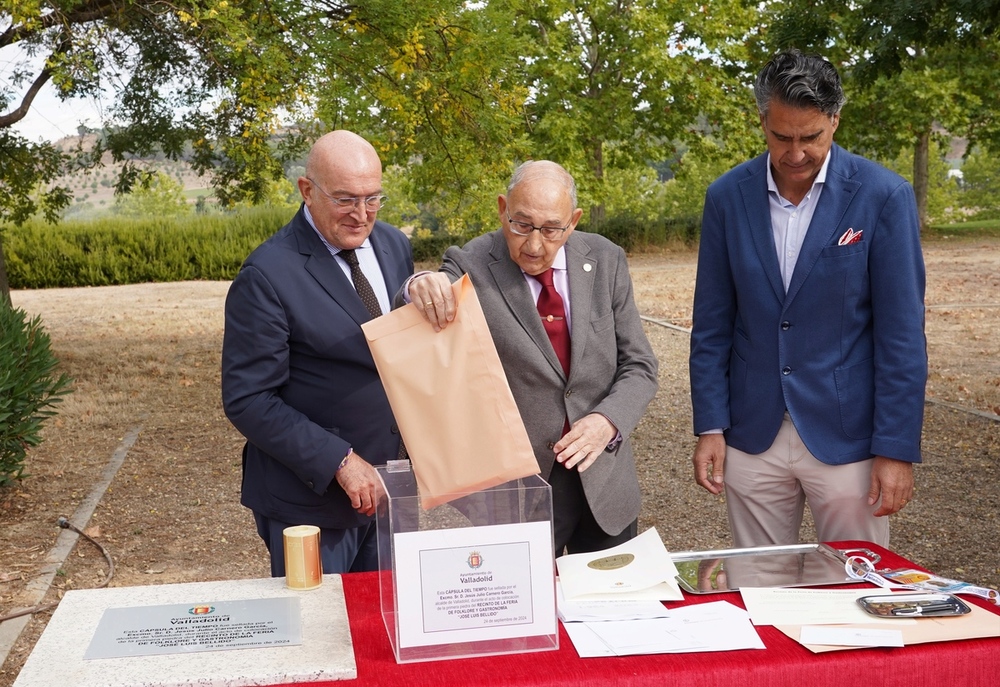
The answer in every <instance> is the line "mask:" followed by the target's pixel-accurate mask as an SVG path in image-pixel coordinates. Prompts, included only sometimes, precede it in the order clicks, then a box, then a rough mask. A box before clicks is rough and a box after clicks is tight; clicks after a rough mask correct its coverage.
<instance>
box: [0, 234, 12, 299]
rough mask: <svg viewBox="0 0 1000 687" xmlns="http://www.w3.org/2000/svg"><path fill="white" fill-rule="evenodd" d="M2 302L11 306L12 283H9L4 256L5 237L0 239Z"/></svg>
mask: <svg viewBox="0 0 1000 687" xmlns="http://www.w3.org/2000/svg"><path fill="white" fill-rule="evenodd" d="M0 302H4V303H6V304H7V305H11V301H10V282H8V281H7V261H6V260H5V259H4V256H3V237H0Z"/></svg>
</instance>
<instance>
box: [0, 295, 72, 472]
mask: <svg viewBox="0 0 1000 687" xmlns="http://www.w3.org/2000/svg"><path fill="white" fill-rule="evenodd" d="M57 365H58V360H56V358H55V356H54V355H53V354H52V351H51V349H50V341H49V335H48V334H47V333H46V332H45V330H44V329H43V328H42V325H41V318H39V317H35V318H33V319H28V318H27V315H26V314H25V313H24V311H23V310H17V309H14V308H11V307H10V306H9V305H8V304H7V303H6V302H4V301H3V300H0V487H5V486H8V485H10V484H11V483H13V482H16V481H18V480H20V479H22V478H23V477H25V474H24V459H25V457H26V455H27V451H28V449H29V448H31V447H33V446H38V444H40V443H41V441H42V435H41V431H42V425H43V424H44V422H45V420H46V419H47V418H49V417H51V416H52V415H54V414H55V411H54V410H53V409H52V406H54V405H55V404H56V403H57V402H58V401H60V400H62V399H61V398H60V397H61V396H63V395H64V394H67V393H69V391H70V388H69V385H70V382H71V381H72V380H70V378H69V377H68V376H66V375H65V374H57V373H56V367H57Z"/></svg>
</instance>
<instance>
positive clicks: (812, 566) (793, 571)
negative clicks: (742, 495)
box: [670, 544, 878, 594]
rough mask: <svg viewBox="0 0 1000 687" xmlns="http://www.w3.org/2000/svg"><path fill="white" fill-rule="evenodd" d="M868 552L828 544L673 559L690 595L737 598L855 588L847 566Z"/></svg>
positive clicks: (678, 555) (720, 551)
mask: <svg viewBox="0 0 1000 687" xmlns="http://www.w3.org/2000/svg"><path fill="white" fill-rule="evenodd" d="M859 552H860V553H863V554H865V555H866V557H868V558H869V559H871V558H872V557H874V558H875V559H877V558H878V556H877V555H876V554H874V553H873V552H871V551H869V550H867V549H861V550H855V549H852V550H850V551H848V552H844V551H840V550H838V549H835V548H833V547H832V546H828V545H826V544H793V545H788V546H760V547H752V548H745V549H717V550H715V551H681V552H677V553H672V554H670V557H671V558H672V559H673V561H674V565H676V566H677V573H678V574H677V581H678V583H679V584H680V586H681V588H682V589H684V591H687V592H690V593H692V594H717V593H719V592H734V591H737V590H738V589H739V588H740V587H814V586H820V585H828V584H845V583H857V580H852V579H851V578H850V577H848V575H847V572H846V571H845V570H844V562H845V561H846V560H847V555H848V554H855V553H859Z"/></svg>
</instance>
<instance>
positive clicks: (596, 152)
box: [588, 139, 604, 231]
mask: <svg viewBox="0 0 1000 687" xmlns="http://www.w3.org/2000/svg"><path fill="white" fill-rule="evenodd" d="M588 157H590V171H591V172H592V173H593V175H594V180H595V181H596V182H597V184H596V187H597V189H599V191H600V193H601V196H603V195H604V188H603V187H604V141H603V140H601V139H596V140H595V139H591V141H590V155H589V156H588ZM603 223H604V203H603V202H601V203H595V204H594V205H591V206H590V227H589V229H590V231H595V230H596V229H597V227H599V226H600V225H601V224H603Z"/></svg>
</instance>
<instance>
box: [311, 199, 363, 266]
mask: <svg viewBox="0 0 1000 687" xmlns="http://www.w3.org/2000/svg"><path fill="white" fill-rule="evenodd" d="M302 209H303V210H304V211H305V213H304V214H305V216H306V222H308V223H309V226H310V227H312V230H313V231H315V232H316V236H318V237H319V240H320V241H322V242H323V245H324V246H326V249H327V250H328V251H330V255H336V254H337V253H339V252H340V251H341V250H343V249H342V248H337V247H336V246H334V245H333V244H332V243H330V242H329V241H327V240H326V237H325V236H323V234H321V233H320V231H319V229H317V228H316V222H315V221H314V220H313V216H312V213H311V212H309V206H308V205H306V204H305V203H303V204H302ZM371 246H372V237H371V234H369V235H368V236H366V237H365V240H364V242H363V243H362V244H361V245H360V246H358V248H371Z"/></svg>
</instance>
